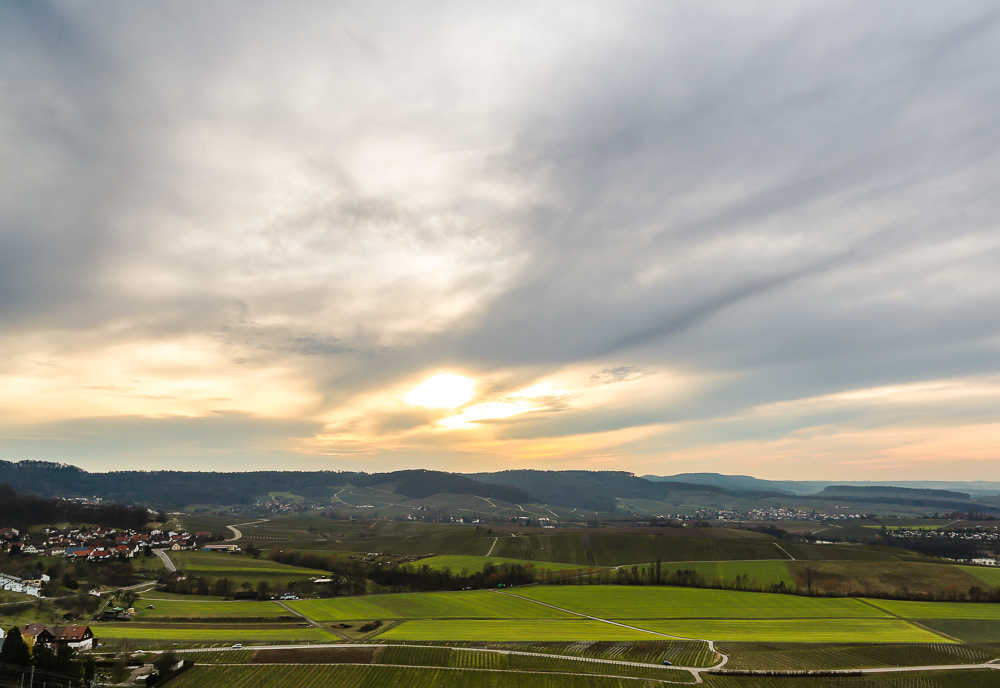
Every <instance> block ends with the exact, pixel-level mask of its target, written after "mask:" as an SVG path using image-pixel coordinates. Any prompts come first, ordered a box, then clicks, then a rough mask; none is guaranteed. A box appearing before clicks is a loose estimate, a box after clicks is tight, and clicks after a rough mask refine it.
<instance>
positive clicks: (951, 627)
mask: <svg viewBox="0 0 1000 688" xmlns="http://www.w3.org/2000/svg"><path fill="white" fill-rule="evenodd" d="M920 623H922V624H923V625H924V626H926V627H927V628H930V629H932V630H934V631H937V632H938V633H943V634H945V635H948V636H951V637H952V638H955V639H956V640H961V641H962V642H965V643H995V642H998V641H1000V621H989V620H986V619H922V620H921V621H920Z"/></svg>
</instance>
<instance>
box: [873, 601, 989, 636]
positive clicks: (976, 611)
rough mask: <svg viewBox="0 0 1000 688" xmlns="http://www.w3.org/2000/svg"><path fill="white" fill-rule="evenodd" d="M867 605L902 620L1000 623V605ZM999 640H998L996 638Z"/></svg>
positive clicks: (882, 603)
mask: <svg viewBox="0 0 1000 688" xmlns="http://www.w3.org/2000/svg"><path fill="white" fill-rule="evenodd" d="M868 603H869V604H871V605H874V606H876V607H879V608H880V609H884V610H885V611H887V612H889V613H890V614H892V615H893V616H899V617H902V618H904V619H986V620H990V621H1000V604H970V603H965V602H961V603H956V602H951V603H949V602H908V601H902V600H869V601H868ZM998 640H1000V638H998Z"/></svg>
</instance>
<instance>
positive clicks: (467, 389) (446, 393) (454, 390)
mask: <svg viewBox="0 0 1000 688" xmlns="http://www.w3.org/2000/svg"><path fill="white" fill-rule="evenodd" d="M474 384H475V383H473V381H472V380H470V379H469V378H467V377H463V376H462V375H455V374H454V373H442V374H441V375H435V376H434V377H432V378H429V379H427V380H424V381H423V382H421V383H420V384H419V385H417V386H416V387H414V388H413V389H412V390H410V391H409V392H408V393H407V395H406V396H405V397H403V399H404V400H405V401H406V403H407V404H412V405H413V406H426V407H427V408H448V409H453V408H458V407H459V406H461V405H462V404H464V403H466V402H467V401H469V399H471V398H472V387H473V385H474Z"/></svg>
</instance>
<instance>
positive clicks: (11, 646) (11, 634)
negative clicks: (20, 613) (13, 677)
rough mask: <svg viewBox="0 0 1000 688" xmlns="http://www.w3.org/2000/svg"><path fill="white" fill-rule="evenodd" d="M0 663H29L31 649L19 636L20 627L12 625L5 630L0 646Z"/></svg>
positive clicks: (24, 665) (19, 665)
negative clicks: (5, 633)
mask: <svg viewBox="0 0 1000 688" xmlns="http://www.w3.org/2000/svg"><path fill="white" fill-rule="evenodd" d="M0 663H3V664H10V665H12V666H18V667H26V666H29V665H30V664H31V650H29V649H28V645H27V644H26V643H25V642H24V638H22V637H21V629H19V628H18V627H17V626H14V627H13V628H12V629H10V630H9V631H8V632H7V637H6V638H4V641H3V647H0Z"/></svg>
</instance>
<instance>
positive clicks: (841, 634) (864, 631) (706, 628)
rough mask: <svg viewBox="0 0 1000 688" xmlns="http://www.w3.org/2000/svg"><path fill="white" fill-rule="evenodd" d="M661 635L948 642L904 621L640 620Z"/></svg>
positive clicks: (638, 623) (775, 640) (806, 641)
mask: <svg viewBox="0 0 1000 688" xmlns="http://www.w3.org/2000/svg"><path fill="white" fill-rule="evenodd" d="M634 624H635V625H641V626H642V627H643V628H648V629H650V630H653V631H659V632H660V633H669V634H671V635H678V636H681V637H685V638H704V639H709V640H729V641H750V640H753V641H759V642H802V643H850V642H860V641H868V642H893V643H941V642H948V641H947V639H946V638H944V637H942V636H940V635H938V634H936V633H932V632H930V631H928V630H925V629H923V628H921V627H920V626H917V625H915V624H913V623H910V622H909V621H905V620H903V619H725V620H723V619H678V620H670V621H662V620H640V621H635V622H634Z"/></svg>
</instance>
